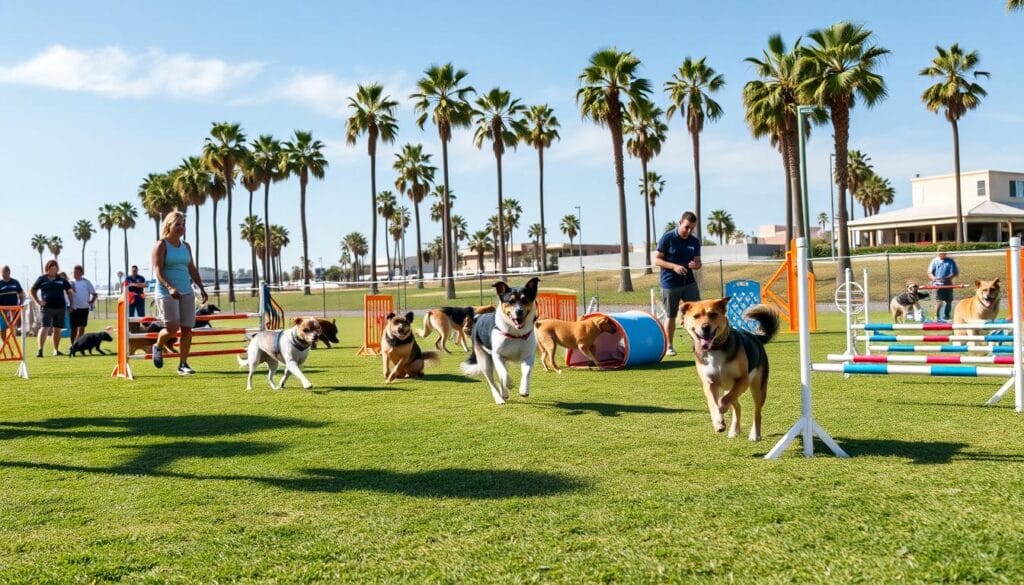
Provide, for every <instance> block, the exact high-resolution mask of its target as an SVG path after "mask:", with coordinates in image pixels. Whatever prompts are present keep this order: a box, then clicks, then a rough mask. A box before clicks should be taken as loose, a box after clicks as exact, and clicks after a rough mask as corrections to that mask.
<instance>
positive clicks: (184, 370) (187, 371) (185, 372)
mask: <svg viewBox="0 0 1024 585" xmlns="http://www.w3.org/2000/svg"><path fill="white" fill-rule="evenodd" d="M194 373H196V371H195V370H193V369H192V368H190V367H188V365H187V364H181V365H180V366H178V375H179V376H191V375H192V374H194Z"/></svg>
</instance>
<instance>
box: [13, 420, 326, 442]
mask: <svg viewBox="0 0 1024 585" xmlns="http://www.w3.org/2000/svg"><path fill="white" fill-rule="evenodd" d="M323 424H324V423H319V422H313V421H307V420H301V419H296V418H284V417H274V416H256V415H248V414H199V415H182V416H138V417H107V416H101V417H66V418H49V419H45V420H41V421H27V422H0V439H13V438H18V437H26V436H39V435H52V436H64V437H69V438H82V439H92V438H116V437H147V436H159V437H189V438H195V437H215V436H221V435H240V434H246V433H256V432H261V431H268V430H277V429H287V428H316V427H321V426H323Z"/></svg>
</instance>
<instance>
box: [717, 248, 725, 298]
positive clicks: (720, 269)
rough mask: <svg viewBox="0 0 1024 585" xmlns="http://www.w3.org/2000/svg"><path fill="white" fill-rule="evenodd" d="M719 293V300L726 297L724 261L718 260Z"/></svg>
mask: <svg viewBox="0 0 1024 585" xmlns="http://www.w3.org/2000/svg"><path fill="white" fill-rule="evenodd" d="M718 292H719V293H720V294H719V295H718V296H719V298H721V297H724V296H725V268H724V267H723V266H722V259H721V258H719V259H718Z"/></svg>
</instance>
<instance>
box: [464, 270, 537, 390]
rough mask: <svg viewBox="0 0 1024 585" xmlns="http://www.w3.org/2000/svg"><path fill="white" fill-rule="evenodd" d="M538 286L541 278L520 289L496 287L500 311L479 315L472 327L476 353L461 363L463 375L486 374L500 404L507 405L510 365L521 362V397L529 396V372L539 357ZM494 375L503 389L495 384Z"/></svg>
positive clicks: (496, 285) (530, 281)
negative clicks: (537, 329)
mask: <svg viewBox="0 0 1024 585" xmlns="http://www.w3.org/2000/svg"><path fill="white" fill-rule="evenodd" d="M539 282H540V279H539V278H531V279H530V280H528V281H527V282H526V284H525V285H523V286H521V287H510V286H509V285H507V284H506V283H505V282H502V281H499V282H496V283H494V285H493V286H494V290H495V292H496V293H497V295H498V302H499V304H498V309H497V310H496V311H495V312H493V313H486V314H483V315H480V316H479V317H477V319H476V322H475V323H474V324H473V353H471V354H470V355H469V359H468V360H466V361H465V362H463V363H462V366H461V368H462V372H463V373H464V374H466V375H468V376H476V375H480V374H483V377H484V379H485V380H486V381H487V385H488V386H489V387H490V389H491V395H492V396H493V397H494V402H495V403H497V404H505V400H507V399H508V386H509V379H508V378H509V377H508V365H509V363H510V362H519V363H520V366H521V368H522V379H521V380H520V382H519V395H520V396H523V397H526V396H529V395H530V372H531V371H532V370H533V360H534V359H535V358H536V354H537V336H536V335H535V334H534V324H535V323H536V321H537V304H536V301H537V283H539ZM495 372H497V374H498V381H499V383H500V387H499V386H498V385H496V384H495V383H494V374H495Z"/></svg>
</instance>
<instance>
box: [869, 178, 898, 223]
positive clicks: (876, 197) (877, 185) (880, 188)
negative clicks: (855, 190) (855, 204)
mask: <svg viewBox="0 0 1024 585" xmlns="http://www.w3.org/2000/svg"><path fill="white" fill-rule="evenodd" d="M860 190H861V197H860V201H861V203H862V204H863V205H864V212H865V215H875V214H877V213H878V212H879V210H881V208H882V206H883V205H892V203H893V201H894V200H895V198H896V190H895V189H893V187H892V184H891V183H890V182H889V179H884V178H882V177H880V176H878V175H875V174H872V175H871V176H870V177H868V179H867V181H865V182H864V184H863V185H862V186H861V189H860Z"/></svg>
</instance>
